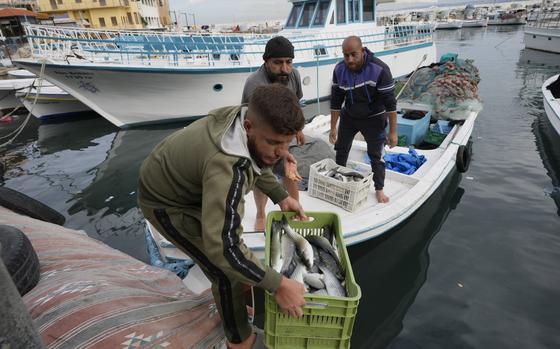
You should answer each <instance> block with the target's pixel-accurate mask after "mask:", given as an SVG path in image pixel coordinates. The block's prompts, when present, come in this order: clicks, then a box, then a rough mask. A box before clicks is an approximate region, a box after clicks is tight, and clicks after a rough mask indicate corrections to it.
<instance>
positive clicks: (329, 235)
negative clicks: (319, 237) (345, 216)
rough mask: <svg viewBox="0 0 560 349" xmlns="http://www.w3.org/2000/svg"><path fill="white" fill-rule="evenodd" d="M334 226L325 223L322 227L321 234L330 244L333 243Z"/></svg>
mask: <svg viewBox="0 0 560 349" xmlns="http://www.w3.org/2000/svg"><path fill="white" fill-rule="evenodd" d="M333 232H334V227H333V226H332V224H325V226H324V227H323V236H324V237H325V239H327V241H328V242H329V243H330V244H331V246H332V245H333V244H334V233H333Z"/></svg>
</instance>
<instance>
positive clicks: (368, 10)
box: [362, 0, 375, 22]
mask: <svg viewBox="0 0 560 349" xmlns="http://www.w3.org/2000/svg"><path fill="white" fill-rule="evenodd" d="M374 1H375V0H362V16H363V17H364V22H366V21H368V22H371V21H373V20H375V16H374V12H373V11H374Z"/></svg>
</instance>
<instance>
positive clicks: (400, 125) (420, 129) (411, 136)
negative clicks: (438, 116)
mask: <svg viewBox="0 0 560 349" xmlns="http://www.w3.org/2000/svg"><path fill="white" fill-rule="evenodd" d="M425 113H426V114H425V115H424V117H422V118H420V119H417V120H410V119H405V118H404V117H403V116H404V114H403V113H402V112H399V113H397V135H398V136H399V144H398V145H399V146H409V145H418V144H420V143H422V141H423V140H424V137H425V136H426V133H427V132H428V129H429V127H430V117H431V115H432V114H431V113H430V112H425ZM386 132H387V133H389V126H387V129H386ZM402 136H405V137H406V140H405V142H404V144H402V142H401V137H402Z"/></svg>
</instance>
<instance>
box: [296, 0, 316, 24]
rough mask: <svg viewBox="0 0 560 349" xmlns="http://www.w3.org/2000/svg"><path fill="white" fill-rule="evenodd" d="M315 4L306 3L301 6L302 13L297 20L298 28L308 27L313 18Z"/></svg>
mask: <svg viewBox="0 0 560 349" xmlns="http://www.w3.org/2000/svg"><path fill="white" fill-rule="evenodd" d="M316 5H317V3H316V2H307V3H305V5H304V6H303V13H302V14H301V19H300V20H299V24H298V27H308V26H309V24H310V23H311V19H312V18H313V13H314V12H315V6H316Z"/></svg>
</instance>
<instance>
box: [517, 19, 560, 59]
mask: <svg viewBox="0 0 560 349" xmlns="http://www.w3.org/2000/svg"><path fill="white" fill-rule="evenodd" d="M524 41H525V47H526V48H530V49H533V50H540V51H547V52H553V53H560V9H542V10H541V11H540V12H539V13H538V14H537V17H536V20H535V21H532V22H530V24H529V25H527V26H526V27H525V35H524ZM559 58H560V57H559Z"/></svg>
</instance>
